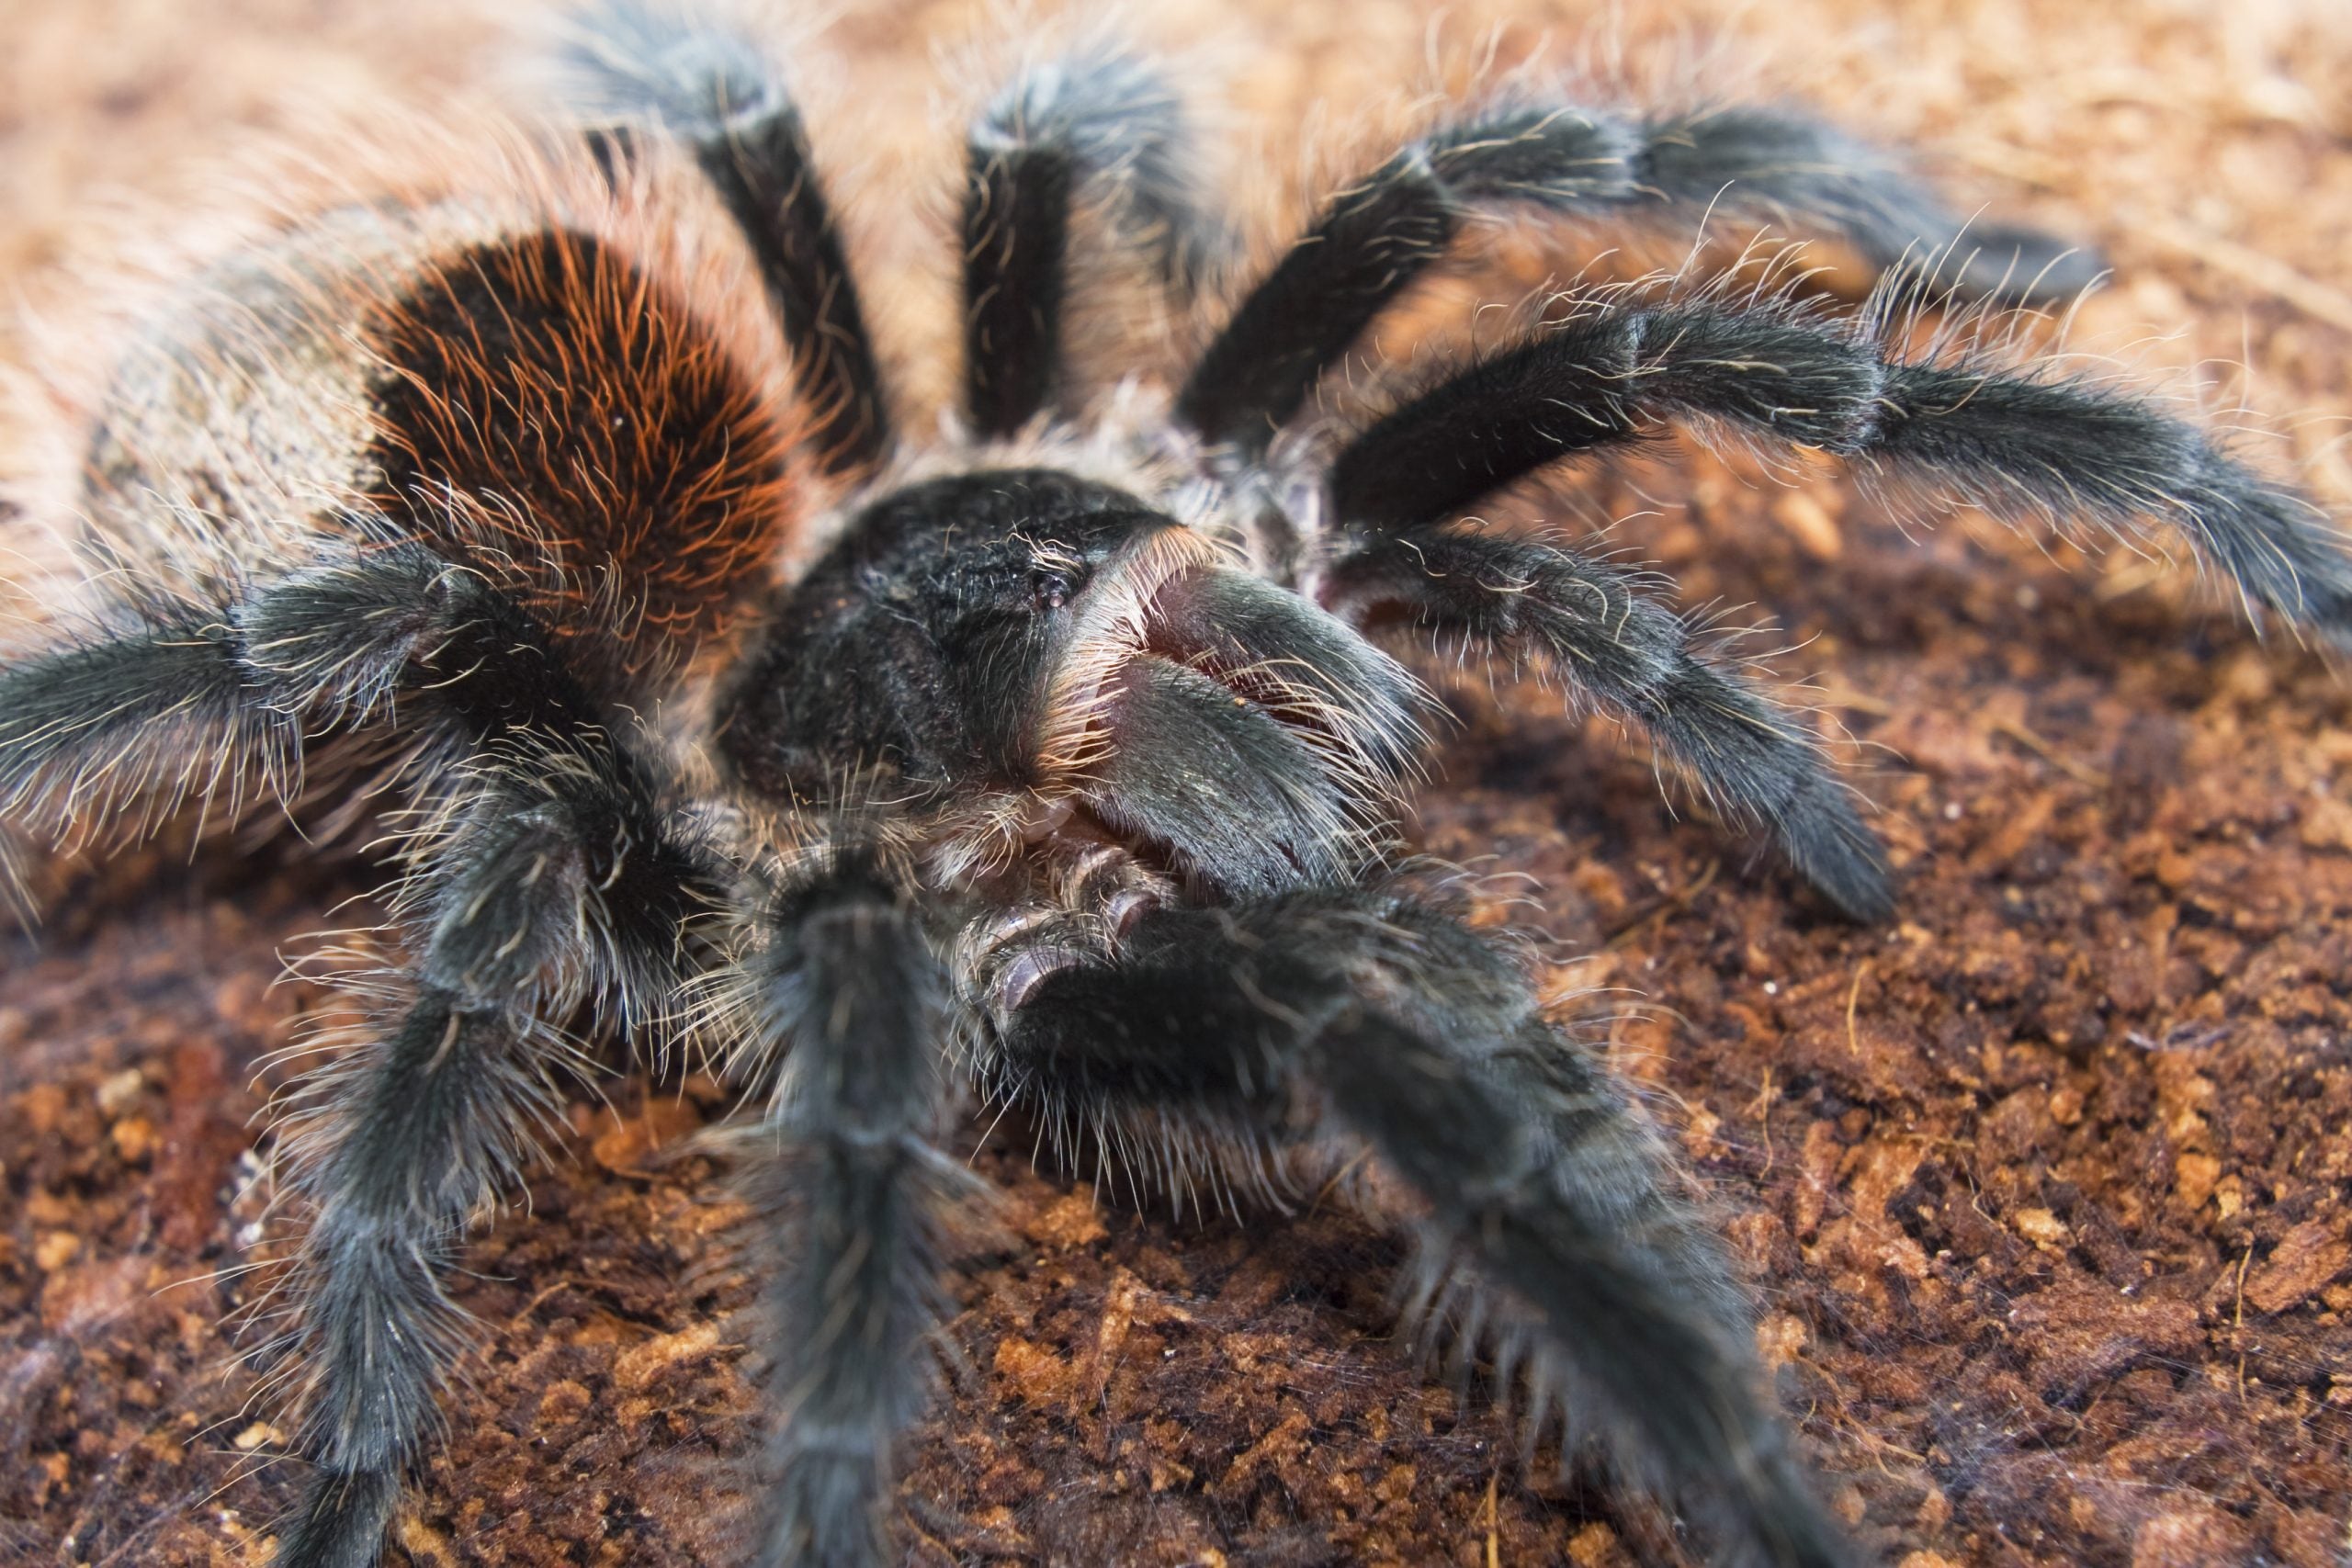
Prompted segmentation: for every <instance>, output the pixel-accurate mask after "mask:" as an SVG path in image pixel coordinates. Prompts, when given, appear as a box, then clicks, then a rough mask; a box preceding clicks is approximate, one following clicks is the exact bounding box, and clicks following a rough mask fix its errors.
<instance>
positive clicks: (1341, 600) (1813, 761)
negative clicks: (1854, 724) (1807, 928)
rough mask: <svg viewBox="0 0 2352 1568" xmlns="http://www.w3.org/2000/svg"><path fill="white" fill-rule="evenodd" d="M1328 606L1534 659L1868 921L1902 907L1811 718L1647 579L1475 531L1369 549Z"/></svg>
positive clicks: (1334, 583)
mask: <svg viewBox="0 0 2352 1568" xmlns="http://www.w3.org/2000/svg"><path fill="white" fill-rule="evenodd" d="M1322 592H1323V596H1324V598H1325V599H1326V601H1327V602H1328V603H1329V604H1331V605H1332V606H1333V608H1335V609H1337V610H1340V612H1342V613H1343V614H1347V615H1353V616H1356V617H1358V618H1360V619H1367V620H1377V619H1380V618H1383V617H1387V616H1394V615H1402V616H1404V617H1407V618H1408V620H1409V621H1410V622H1411V623H1412V624H1415V625H1418V626H1422V627H1425V628H1428V629H1430V630H1431V631H1433V632H1437V633H1442V634H1451V635H1453V636H1457V637H1467V638H1469V639H1471V640H1472V641H1474V642H1476V643H1477V644H1479V645H1481V646H1482V647H1484V648H1487V649H1491V650H1493V651H1495V652H1498V653H1500V654H1502V655H1503V656H1505V657H1507V658H1510V659H1511V660H1514V661H1518V660H1525V659H1527V658H1528V657H1529V656H1531V655H1532V656H1533V657H1534V658H1535V659H1536V660H1539V661H1540V663H1541V666H1542V667H1543V668H1545V669H1547V670H1548V671H1550V672H1551V673H1552V674H1553V675H1554V676H1555V678H1556V679H1557V680H1558V681H1559V682H1561V684H1563V685H1564V686H1566V688H1567V690H1568V692H1569V694H1571V696H1572V697H1581V698H1583V699H1585V700H1588V701H1589V702H1592V703H1595V704H1597V705H1600V707H1602V708H1603V709H1604V710H1606V711H1607V712H1609V713H1611V714H1613V715H1615V716H1618V717H1620V718H1623V719H1626V720H1629V721H1631V722H1633V723H1636V724H1639V725H1641V726H1642V727H1643V728H1645V730H1647V731H1648V732H1649V734H1650V735H1651V736H1652V737H1653V738H1654V739H1656V740H1657V743H1658V745H1659V747H1660V748H1661V749H1662V750H1664V751H1665V753H1666V755H1667V756H1668V758H1669V759H1670V760H1671V761H1674V762H1675V763H1677V764H1678V765H1679V767H1680V768H1681V770H1682V771H1683V772H1684V773H1685V774H1686V775H1687V776H1688V777H1689V778H1690V780H1691V783H1692V784H1693V785H1695V786H1696V788H1697V789H1698V790H1699V792H1700V793H1701V795H1703V796H1704V797H1705V799H1706V800H1707V802H1708V804H1709V805H1710V806H1711V807H1713V808H1714V809H1715V810H1716V811H1718V812H1719V813H1720V814H1722V815H1723V816H1724V818H1726V819H1727V820H1728V821H1730V822H1731V823H1732V824H1733V825H1734V826H1736V827H1749V826H1759V825H1760V826H1762V827H1763V828H1765V829H1767V830H1768V831H1769V832H1770V835H1771V839H1772V841H1773V843H1774V844H1775V845H1776V846H1778V847H1779V849H1780V851H1781V853H1783V854H1785V855H1786V856H1787V857H1788V859H1789V861H1790V863H1792V865H1794V866H1795V867H1796V869H1797V870H1798V871H1799V872H1800V873H1801V874H1803V875H1804V877H1805V879H1806V880H1807V881H1809V882H1811V883H1812V884H1813V885H1814V886H1815V887H1817V888H1819V889H1820V890H1821V891H1822V892H1823V893H1824V894H1825V895H1826V896H1827V897H1829V899H1830V900H1831V901H1832V902H1833V903H1835V904H1836V905H1837V906H1838V909H1839V910H1840V911H1842V912H1843V913H1845V914H1846V915H1848V916H1849V917H1851V918H1852V919H1858V920H1878V919H1885V918H1886V917H1888V916H1889V915H1891V914H1893V913H1894V889H1893V888H1892V887H1891V886H1889V884H1888V881H1887V869H1886V861H1885V857H1884V854H1883V852H1882V850H1881V848H1880V846H1879V842H1878V840H1877V839H1876V837H1875V836H1874V835H1872V833H1871V830H1870V829H1869V828H1868V827H1866V826H1865V825H1864V824H1863V822H1862V819H1861V818H1860V815H1859V814H1858V812H1857V810H1856V807H1855V800H1854V796H1853V793H1852V791H1851V790H1849V788H1848V787H1847V785H1845V784H1843V783H1841V782H1840V781H1839V780H1838V776H1837V772H1836V769H1835V767H1834V766H1833V764H1832V763H1831V762H1830V761H1829V759H1828V757H1827V756H1826V754H1825V753H1824V752H1823V750H1822V749H1821V746H1820V743H1819V742H1818V741H1816V740H1815V739H1814V737H1813V735H1812V734H1811V732H1810V731H1809V730H1808V729H1807V728H1806V727H1805V725H1804V721H1803V720H1802V719H1801V718H1800V717H1798V716H1796V715H1794V714H1792V713H1790V712H1789V711H1788V710H1787V709H1785V708H1783V707H1781V705H1779V704H1777V703H1775V702H1774V701H1773V700H1772V699H1771V698H1770V696H1768V695H1767V694H1765V693H1764V692H1763V691H1761V690H1760V689H1758V686H1757V685H1756V684H1755V683H1754V682H1751V681H1749V680H1747V679H1746V678H1745V677H1744V676H1743V675H1742V673H1741V672H1740V671H1738V670H1737V669H1736V668H1734V667H1732V666H1730V665H1728V664H1727V663H1725V662H1724V660H1720V659H1717V658H1713V657H1711V656H1710V655H1709V654H1708V653H1707V651H1706V650H1705V649H1704V647H1703V646H1702V643H1701V640H1700V633H1699V632H1698V630H1697V629H1696V628H1694V627H1693V626H1691V622H1690V621H1689V620H1688V619H1687V618H1685V617H1684V616H1683V615H1679V614H1678V613H1676V612H1675V611H1673V610H1671V609H1669V608H1668V607H1667V606H1666V605H1664V604H1660V603H1658V602H1657V600H1656V599H1654V598H1652V597H1650V596H1648V595H1647V594H1645V592H1644V584H1643V582H1642V581H1641V579H1640V578H1639V577H1638V576H1636V575H1635V574H1634V573H1632V572H1629V571H1626V570H1623V569H1622V568H1619V567H1616V566H1612V565H1611V564H1609V563H1608V562H1606V561H1601V560H1596V559H1594V558H1591V557H1590V556H1588V555H1584V554H1581V553H1579V552H1577V551H1576V550H1572V549H1567V548H1564V547H1560V546H1557V545H1553V544H1547V543H1543V542H1539V541H1535V540H1528V539H1517V538H1510V537H1508V536H1498V535H1493V534H1486V533H1479V532H1476V531H1471V530H1466V529H1464V530H1441V529H1435V528H1421V529H1416V530H1414V531H1412V532H1411V533H1409V534H1406V535H1401V536H1392V537H1386V538H1380V537H1371V538H1365V539H1362V540H1359V541H1358V542H1357V544H1356V547H1355V548H1353V549H1352V550H1351V551H1350V552H1349V553H1348V554H1347V555H1345V556H1343V557H1342V558H1340V560H1339V561H1338V562H1336V563H1335V564H1334V565H1333V566H1332V567H1331V568H1330V569H1329V571H1328V572H1327V573H1326V575H1325V577H1324V581H1323V583H1322Z"/></svg>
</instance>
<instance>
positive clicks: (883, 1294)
mask: <svg viewBox="0 0 2352 1568" xmlns="http://www.w3.org/2000/svg"><path fill="white" fill-rule="evenodd" d="M759 928H760V936H761V939H762V945H760V946H758V947H757V948H755V949H754V951H753V952H752V954H751V956H750V957H749V959H748V961H747V963H746V964H745V967H744V972H743V974H742V976H741V981H740V983H741V986H742V987H744V990H743V993H742V995H741V997H739V998H735V999H736V1001H737V1002H738V1003H739V1004H740V1005H739V1009H738V1011H739V1016H741V1018H742V1019H743V1020H744V1021H746V1023H747V1025H748V1028H749V1031H750V1033H749V1038H748V1039H747V1040H746V1041H745V1042H744V1045H745V1047H746V1049H747V1050H748V1053H749V1055H748V1058H747V1059H741V1065H743V1066H746V1068H747V1073H746V1076H748V1077H751V1078H752V1080H753V1081H755V1082H758V1081H765V1082H767V1083H771V1084H773V1086H774V1095H773V1111H772V1112H771V1114H770V1116H769V1118H768V1120H767V1121H766V1122H764V1123H763V1124H762V1125H761V1126H760V1127H759V1128H757V1129H756V1130H755V1136H756V1137H757V1139H758V1143H757V1144H756V1145H753V1146H755V1147H758V1148H761V1149H762V1150H763V1151H764V1152H763V1154H762V1155H761V1156H758V1157H757V1163H756V1164H755V1165H754V1167H753V1168H752V1186H753V1190H754V1192H755V1193H756V1195H757V1197H758V1199H759V1201H760V1204H761V1210H762V1213H763V1216H764V1220H765V1222H766V1224H767V1226H768V1234H767V1235H766V1236H765V1238H764V1239H765V1241H766V1242H767V1243H768V1244H769V1245H767V1246H766V1247H764V1248H763V1250H764V1251H765V1252H766V1253H767V1254H768V1258H769V1267H770V1269H772V1271H773V1273H772V1278H771V1280H770V1283H769V1286H768V1289H767V1292H766V1298H765V1303H766V1312H767V1317H768V1321H767V1324H766V1330H765V1344H764V1347H763V1348H764V1349H765V1351H766V1353H767V1357H768V1360H769V1371H768V1374H767V1376H768V1397H769V1399H770V1401H771V1403H772V1404H773V1406H774V1409H775V1423H776V1424H775V1432H774V1436H773V1438H772V1440H771V1443H770V1446H769V1461H770V1468H771V1473H770V1476H769V1478H768V1481H769V1485H770V1488H771V1490H770V1492H769V1497H768V1505H769V1506H768V1511H767V1518H766V1522H765V1524H764V1526H763V1531H762V1535H761V1545H760V1548H759V1550H758V1552H757V1554H756V1556H755V1557H754V1558H753V1559H752V1561H753V1562H755V1563H756V1564H758V1565H759V1568H879V1564H881V1563H882V1562H885V1561H886V1560H887V1558H888V1552H887V1550H886V1548H887V1542H888V1513H889V1501H890V1495H891V1478H892V1472H893V1464H892V1459H893V1450H894V1448H895V1446H896V1443H897V1440H898V1438H899V1434H900V1432H901V1431H902V1430H903V1429H904V1428H905V1427H907V1425H908V1424H909V1423H910V1422H911V1421H912V1420H913V1419H914V1418H915V1417H916V1416H918V1415H919V1414H920V1413H921V1411H922V1405H923V1404H924V1401H925V1399H926V1397H927V1395H928V1393H929V1392H930V1387H931V1382H932V1378H933V1359H932V1347H931V1345H930V1344H929V1338H930V1336H931V1334H932V1332H933V1329H934V1328H935V1327H936V1325H938V1323H939V1322H940V1321H941V1319H942V1317H943V1315H944V1307H943V1299H942V1295H941V1292H940V1289H939V1283H938V1268H939V1250H940V1249H939V1242H938V1237H939V1235H940V1229H941V1225H942V1223H943V1215H942V1211H943V1208H944V1205H945V1204H947V1203H948V1202H949V1201H952V1200H953V1199H954V1197H955V1196H956V1194H957V1193H958V1192H960V1191H962V1190H966V1189H967V1187H968V1184H969V1178H968V1177H966V1176H965V1175H964V1174H963V1173H962V1172H961V1170H960V1169H959V1168H957V1167H956V1165H954V1164H953V1163H952V1162H950V1161H948V1160H946V1159H944V1157H943V1156H940V1155H939V1154H938V1153H937V1152H936V1149H935V1146H934V1144H933V1139H934V1138H935V1137H936V1136H937V1134H938V1133H939V1132H940V1123H941V1121H942V1119H943V1116H944V1113H945V1111H946V1110H947V1108H948V1106H949V1104H950V1097H951V1089H950V1079H949V1075H948V1074H947V1072H946V1071H945V1052H946V1049H947V1041H948V1026H947V1019H946V1005H947V987H946V981H945V976H944V972H943V970H942V968H941V965H940V964H939V961H938V959H937V958H936V957H935V956H934V955H933V952H932V948H931V945H930V942H929V939H928V938H927V936H926V935H925V933H924V930H923V925H922V919H921V918H920V916H919V913H918V911H917V909H916V908H915V907H914V905H913V903H912V902H911V900H910V897H909V896H908V895H907V893H906V891H905V885H904V884H903V882H902V881H901V880H900V879H899V878H898V877H894V876H891V875H889V874H886V873H885V872H884V870H883V869H882V867H881V866H880V865H879V863H876V861H874V860H872V859H869V858H868V857H866V856H864V855H862V854H860V853H857V852H840V853H832V852H822V853H820V855H818V856H817V857H815V858H813V859H812V860H811V861H810V862H809V863H806V865H805V867H804V872H803V874H802V875H801V876H800V877H799V878H798V880H797V883H796V884H795V885H794V886H791V887H789V888H788V889H787V890H786V892H785V893H784V894H783V895H782V896H781V897H778V898H777V899H776V900H775V903H774V904H773V906H772V907H771V908H768V909H767V910H766V911H765V912H764V914H763V917H762V918H761V919H760V921H759Z"/></svg>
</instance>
